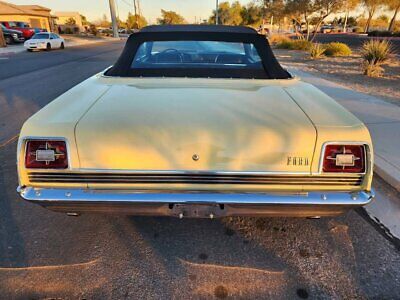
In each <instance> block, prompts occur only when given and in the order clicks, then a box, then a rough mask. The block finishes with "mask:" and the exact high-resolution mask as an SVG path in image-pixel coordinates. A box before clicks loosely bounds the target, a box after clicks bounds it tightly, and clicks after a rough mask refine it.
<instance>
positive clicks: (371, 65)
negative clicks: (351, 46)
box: [361, 40, 392, 77]
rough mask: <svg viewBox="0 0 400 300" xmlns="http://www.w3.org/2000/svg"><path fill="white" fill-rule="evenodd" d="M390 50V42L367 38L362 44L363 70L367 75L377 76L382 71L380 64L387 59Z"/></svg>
mask: <svg viewBox="0 0 400 300" xmlns="http://www.w3.org/2000/svg"><path fill="white" fill-rule="evenodd" d="M391 52H392V46H391V44H390V43H389V42H388V41H386V40H381V41H379V40H369V41H367V42H365V43H364V44H363V49H362V52H361V56H362V58H363V65H362V67H363V72H364V74H365V75H367V76H371V77H379V76H381V75H382V73H383V68H382V66H381V65H382V64H383V63H384V62H385V61H387V60H388V59H389V57H390V54H391Z"/></svg>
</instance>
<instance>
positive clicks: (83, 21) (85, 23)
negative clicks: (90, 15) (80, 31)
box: [81, 15, 90, 26]
mask: <svg viewBox="0 0 400 300" xmlns="http://www.w3.org/2000/svg"><path fill="white" fill-rule="evenodd" d="M81 19H82V25H83V26H88V25H90V22H89V21H88V20H87V19H86V17H85V16H84V15H81Z"/></svg>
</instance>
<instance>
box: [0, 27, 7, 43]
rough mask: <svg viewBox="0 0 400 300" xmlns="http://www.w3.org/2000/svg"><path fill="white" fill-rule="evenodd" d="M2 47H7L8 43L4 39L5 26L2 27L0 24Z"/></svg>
mask: <svg viewBox="0 0 400 300" xmlns="http://www.w3.org/2000/svg"><path fill="white" fill-rule="evenodd" d="M1 47H7V44H6V41H5V39H4V35H3V28H1V26H0V48H1Z"/></svg>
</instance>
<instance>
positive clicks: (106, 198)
mask: <svg viewBox="0 0 400 300" xmlns="http://www.w3.org/2000/svg"><path fill="white" fill-rule="evenodd" d="M17 191H18V193H19V194H20V195H21V197H22V198H24V199H25V200H28V201H33V202H39V203H40V202H42V203H52V204H57V203H62V205H65V203H68V202H71V203H73V202H75V203H85V204H90V203H92V204H93V205H96V202H101V203H109V204H112V203H115V204H116V203H121V202H122V203H128V204H132V205H134V204H139V203H142V204H143V203H147V204H166V203H174V204H176V203H182V204H195V203H196V204H243V205H246V204H260V205H271V204H279V205H327V206H329V205H332V206H336V205H339V206H352V207H354V206H362V205H366V204H368V203H369V202H370V201H371V200H372V199H373V198H374V196H375V195H374V192H373V191H371V192H368V191H359V192H352V193H351V192H350V193H349V192H326V193H324V192H310V193H292V194H290V193H286V194H283V193H243V192H242V193H218V192H190V191H186V192H179V191H162V192H160V191H159V192H156V191H132V190H93V189H86V190H84V189H51V188H33V187H18V189H17Z"/></svg>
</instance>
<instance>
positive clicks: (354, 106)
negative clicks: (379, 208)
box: [288, 68, 400, 191]
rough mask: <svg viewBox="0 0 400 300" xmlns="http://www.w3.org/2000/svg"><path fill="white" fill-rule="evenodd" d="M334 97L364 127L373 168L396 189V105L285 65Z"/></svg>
mask: <svg viewBox="0 0 400 300" xmlns="http://www.w3.org/2000/svg"><path fill="white" fill-rule="evenodd" d="M288 69H289V70H290V72H291V73H292V74H294V75H296V76H299V77H301V79H302V80H303V81H305V82H309V83H311V84H313V85H314V86H316V87H318V88H319V89H320V90H322V91H323V92H325V93H326V94H328V95H329V96H331V97H332V98H334V99H335V100H336V101H337V102H338V103H340V104H341V105H343V106H344V107H346V108H347V109H348V110H349V111H351V112H352V113H353V114H354V115H356V116H357V117H358V118H359V119H360V120H361V121H363V122H364V124H365V125H366V126H367V127H368V129H369V131H370V133H371V136H372V140H373V144H374V151H375V166H374V171H375V172H376V173H377V174H378V175H379V176H380V177H382V178H383V179H384V180H385V181H386V182H387V183H389V184H390V185H392V186H393V187H394V188H396V189H397V190H398V191H400V106H397V105H395V104H391V103H388V102H385V101H383V100H381V99H378V98H376V97H373V96H370V95H367V94H363V93H359V92H356V91H353V90H351V89H349V88H347V87H344V86H342V85H340V84H337V83H334V82H331V81H328V80H326V79H322V78H318V77H315V76H313V75H311V74H309V73H306V72H303V71H301V70H299V69H297V68H288Z"/></svg>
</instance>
